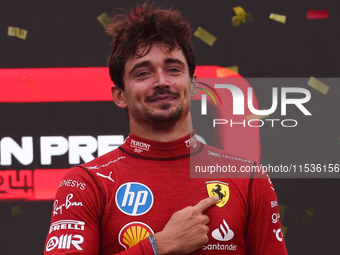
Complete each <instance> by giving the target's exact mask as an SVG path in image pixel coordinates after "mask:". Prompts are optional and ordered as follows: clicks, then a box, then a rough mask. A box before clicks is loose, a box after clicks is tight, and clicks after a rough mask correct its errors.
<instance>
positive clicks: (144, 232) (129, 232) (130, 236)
mask: <svg viewBox="0 0 340 255" xmlns="http://www.w3.org/2000/svg"><path fill="white" fill-rule="evenodd" d="M153 233H154V232H153V230H152V229H151V228H150V227H149V226H148V225H146V224H145V223H143V222H139V221H134V222H130V223H128V224H126V225H125V226H124V227H123V228H122V229H121V230H120V232H119V236H118V241H119V243H120V245H122V246H123V247H124V248H125V249H128V248H131V247H132V246H134V245H136V244H137V243H139V242H140V241H142V240H143V239H145V238H147V237H148V236H149V235H151V234H153Z"/></svg>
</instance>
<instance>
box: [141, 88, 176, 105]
mask: <svg viewBox="0 0 340 255" xmlns="http://www.w3.org/2000/svg"><path fill="white" fill-rule="evenodd" d="M179 97H180V95H179V93H177V92H172V91H170V90H162V91H159V90H157V91H155V93H153V94H152V95H150V96H146V97H145V100H144V101H145V102H147V103H155V102H169V101H172V100H175V99H177V98H179Z"/></svg>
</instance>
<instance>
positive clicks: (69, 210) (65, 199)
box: [44, 167, 154, 255]
mask: <svg viewBox="0 0 340 255" xmlns="http://www.w3.org/2000/svg"><path fill="white" fill-rule="evenodd" d="M104 209H105V197H104V194H103V192H101V189H100V188H99V187H98V184H97V182H95V180H94V179H93V177H92V176H91V175H90V174H89V173H87V172H86V171H84V170H83V169H81V168H78V167H75V168H72V169H70V170H69V171H68V173H67V174H66V175H65V176H64V178H63V180H62V181H61V183H60V186H59V188H58V191H57V194H56V197H55V201H54V203H53V209H52V219H51V225H50V228H49V230H48V235H47V239H46V244H45V249H44V255H53V254H89V255H90V254H91V255H94V254H99V253H100V234H101V233H100V224H101V218H102V215H103V212H104ZM118 254H122V255H123V254H124V255H137V254H145V255H147V254H150V255H153V254H154V253H153V250H152V247H151V244H150V242H149V240H148V239H144V240H142V241H141V242H139V243H138V244H136V245H135V246H133V247H131V248H129V249H127V250H125V251H122V252H120V253H118Z"/></svg>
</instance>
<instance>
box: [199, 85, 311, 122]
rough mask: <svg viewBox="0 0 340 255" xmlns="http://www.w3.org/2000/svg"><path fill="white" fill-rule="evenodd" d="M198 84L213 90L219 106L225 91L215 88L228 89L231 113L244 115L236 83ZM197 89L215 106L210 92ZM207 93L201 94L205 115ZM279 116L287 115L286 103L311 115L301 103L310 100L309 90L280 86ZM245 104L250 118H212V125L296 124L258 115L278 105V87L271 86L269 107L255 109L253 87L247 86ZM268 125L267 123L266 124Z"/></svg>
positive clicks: (268, 112)
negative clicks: (231, 103) (208, 97)
mask: <svg viewBox="0 0 340 255" xmlns="http://www.w3.org/2000/svg"><path fill="white" fill-rule="evenodd" d="M198 83H199V84H202V85H204V86H205V87H207V88H209V89H210V91H211V92H213V93H214V94H215V95H216V97H217V98H218V99H219V101H220V103H221V106H222V100H221V97H220V96H221V95H223V94H224V93H225V92H224V91H223V92H222V90H219V93H218V92H217V91H216V89H228V91H229V92H228V93H231V95H232V102H233V106H232V113H233V115H244V114H245V109H244V108H245V95H244V93H243V91H242V90H241V89H240V88H239V87H238V86H236V85H232V84H215V85H214V87H213V86H209V85H208V84H205V83H202V82H198ZM199 89H201V90H203V91H204V92H206V93H207V94H208V95H209V96H210V97H211V98H212V100H213V101H214V103H215V106H217V103H216V99H215V97H214V96H213V95H212V93H211V92H210V91H209V90H207V89H205V88H201V87H199ZM207 94H201V115H207ZM280 94H281V98H280V99H281V102H280V103H281V116H286V115H287V105H295V106H296V107H297V108H298V109H299V110H300V111H301V112H302V113H303V114H304V115H306V116H311V115H312V114H311V113H310V112H309V111H308V110H307V108H306V107H305V106H304V105H303V104H305V103H307V102H309V101H310V99H311V93H310V91H309V90H307V89H305V88H300V87H282V88H281V91H280ZM289 94H294V96H292V97H290V96H288V95H289ZM246 97H247V106H248V109H249V111H250V112H251V113H252V114H253V115H254V116H252V118H250V119H248V117H247V120H246V119H244V121H243V122H240V121H237V122H236V121H235V120H234V121H233V119H223V118H219V119H214V120H213V127H216V125H225V124H229V125H230V127H233V126H235V125H237V126H240V125H242V126H243V127H246V126H249V127H262V126H263V125H265V123H269V125H271V127H274V126H275V124H276V125H277V122H280V123H281V126H283V127H295V126H297V124H298V122H297V121H296V120H295V119H283V120H280V119H269V118H267V119H265V120H261V118H260V117H258V116H269V115H270V114H273V113H274V112H275V111H276V110H277V107H278V104H279V103H278V101H279V100H278V98H279V97H278V88H277V87H273V88H272V98H271V99H272V105H271V107H270V108H269V109H263V110H259V109H255V107H254V103H253V88H252V87H248V88H247V95H246ZM267 125H268V124H267Z"/></svg>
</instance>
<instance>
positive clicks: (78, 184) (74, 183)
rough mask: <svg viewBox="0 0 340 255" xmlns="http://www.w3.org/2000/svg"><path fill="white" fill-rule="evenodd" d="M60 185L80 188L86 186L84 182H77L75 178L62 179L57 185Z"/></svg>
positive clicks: (82, 188)
mask: <svg viewBox="0 0 340 255" xmlns="http://www.w3.org/2000/svg"><path fill="white" fill-rule="evenodd" d="M62 186H67V187H71V188H76V189H80V190H85V188H86V184H85V183H83V182H78V181H76V180H71V179H68V180H62V181H61V182H60V185H59V187H62Z"/></svg>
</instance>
